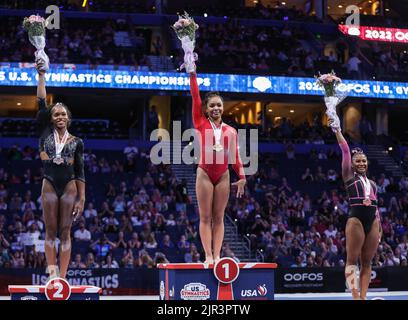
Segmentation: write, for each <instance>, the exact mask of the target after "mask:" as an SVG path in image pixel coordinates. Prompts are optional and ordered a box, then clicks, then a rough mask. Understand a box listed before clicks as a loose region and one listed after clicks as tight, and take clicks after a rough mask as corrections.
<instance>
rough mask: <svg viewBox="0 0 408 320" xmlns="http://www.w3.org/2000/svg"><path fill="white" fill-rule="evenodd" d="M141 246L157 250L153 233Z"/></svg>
mask: <svg viewBox="0 0 408 320" xmlns="http://www.w3.org/2000/svg"><path fill="white" fill-rule="evenodd" d="M143 246H144V248H146V249H156V248H157V242H156V238H155V236H154V233H153V232H151V233H150V235H149V236H148V237H147V240H146V241H145V242H144V243H143Z"/></svg>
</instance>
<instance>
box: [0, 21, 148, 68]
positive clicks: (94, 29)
mask: <svg viewBox="0 0 408 320" xmlns="http://www.w3.org/2000/svg"><path fill="white" fill-rule="evenodd" d="M0 26H1V30H0V61H2V62H21V61H33V57H34V51H35V50H36V49H35V47H34V46H32V45H27V44H28V39H27V34H26V31H24V29H23V28H22V23H21V17H4V18H3V19H2V20H1V22H0ZM150 45H151V29H147V28H145V29H141V28H140V29H139V28H137V27H136V26H135V25H133V24H131V23H129V22H128V21H126V20H124V19H116V20H101V19H93V20H92V23H90V21H89V20H88V19H65V18H62V19H61V24H60V29H52V30H47V47H46V52H47V54H48V56H49V58H50V61H51V63H68V64H69V63H83V64H89V65H94V66H95V67H96V66H97V65H99V64H110V65H128V66H132V67H133V69H134V70H141V71H143V70H144V71H148V70H149V61H148V59H147V57H146V54H149V53H150Z"/></svg>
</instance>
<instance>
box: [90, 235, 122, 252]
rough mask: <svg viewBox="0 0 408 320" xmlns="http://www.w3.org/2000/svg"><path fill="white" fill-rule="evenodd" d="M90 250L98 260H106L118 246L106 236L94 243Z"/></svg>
mask: <svg viewBox="0 0 408 320" xmlns="http://www.w3.org/2000/svg"><path fill="white" fill-rule="evenodd" d="M90 248H91V249H92V250H93V251H94V253H95V254H96V256H97V257H98V258H104V257H106V255H107V254H108V253H109V252H111V251H112V249H114V248H116V245H115V244H114V243H113V242H112V241H110V240H109V239H108V237H107V236H106V234H104V235H103V236H102V237H101V238H100V239H98V240H96V241H95V242H93V243H92V244H91V245H90Z"/></svg>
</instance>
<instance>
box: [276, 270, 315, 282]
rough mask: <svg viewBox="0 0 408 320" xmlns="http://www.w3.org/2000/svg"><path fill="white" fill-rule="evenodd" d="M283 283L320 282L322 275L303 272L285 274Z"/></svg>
mask: <svg viewBox="0 0 408 320" xmlns="http://www.w3.org/2000/svg"><path fill="white" fill-rule="evenodd" d="M283 279H285V281H306V280H308V281H322V280H323V273H321V272H319V273H314V272H304V273H285V275H284V276H283Z"/></svg>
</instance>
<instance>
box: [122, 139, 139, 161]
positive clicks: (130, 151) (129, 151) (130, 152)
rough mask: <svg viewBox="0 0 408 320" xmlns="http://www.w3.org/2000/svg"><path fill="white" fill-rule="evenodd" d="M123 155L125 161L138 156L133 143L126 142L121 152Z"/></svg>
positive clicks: (137, 150)
mask: <svg viewBox="0 0 408 320" xmlns="http://www.w3.org/2000/svg"><path fill="white" fill-rule="evenodd" d="M123 154H124V155H125V156H126V158H127V159H134V158H135V157H137V156H138V154H139V149H138V148H137V147H136V146H135V144H134V142H133V141H130V140H129V142H128V145H127V146H126V147H125V149H124V150H123Z"/></svg>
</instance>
